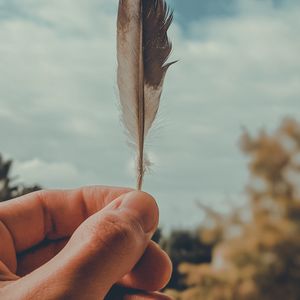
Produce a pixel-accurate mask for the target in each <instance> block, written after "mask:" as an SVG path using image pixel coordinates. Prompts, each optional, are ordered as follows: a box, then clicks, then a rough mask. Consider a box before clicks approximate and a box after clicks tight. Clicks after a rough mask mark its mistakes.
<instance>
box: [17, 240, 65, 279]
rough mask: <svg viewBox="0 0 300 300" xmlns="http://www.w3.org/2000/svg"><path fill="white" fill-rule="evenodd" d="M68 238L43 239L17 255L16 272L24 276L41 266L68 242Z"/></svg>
mask: <svg viewBox="0 0 300 300" xmlns="http://www.w3.org/2000/svg"><path fill="white" fill-rule="evenodd" d="M68 241H69V238H66V239H61V240H56V241H43V242H42V243H41V244H39V245H38V246H36V247H33V248H31V249H29V250H26V251H25V252H22V253H21V254H19V255H18V266H17V271H16V274H17V275H18V276H25V275H27V274H29V273H31V272H32V271H34V270H35V269H37V268H39V267H41V266H42V265H44V264H45V263H47V262H48V261H50V260H51V259H52V258H53V257H54V256H56V255H57V254H58V253H59V252H60V251H61V250H62V249H63V248H64V247H65V246H66V244H67V243H68Z"/></svg>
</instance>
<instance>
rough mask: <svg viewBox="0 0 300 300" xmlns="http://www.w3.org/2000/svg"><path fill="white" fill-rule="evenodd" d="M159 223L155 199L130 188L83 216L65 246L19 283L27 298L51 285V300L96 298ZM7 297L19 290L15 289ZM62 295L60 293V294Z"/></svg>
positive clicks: (40, 295)
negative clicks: (89, 215) (98, 208)
mask: <svg viewBox="0 0 300 300" xmlns="http://www.w3.org/2000/svg"><path fill="white" fill-rule="evenodd" d="M157 224H158V208H157V205H156V203H155V201H154V199H153V198H152V197H151V196H149V195H147V194H145V193H141V192H132V193H129V194H126V195H123V196H121V197H119V198H118V199H116V200H115V201H113V202H112V203H111V204H110V205H108V206H107V207H106V208H105V209H103V210H101V211H100V212H98V213H96V214H94V215H93V216H91V217H90V218H88V219H87V220H86V221H85V222H84V223H83V224H82V225H81V226H80V227H79V228H78V229H77V230H76V231H75V233H74V234H73V236H72V237H71V239H70V241H69V242H68V244H67V245H66V247H65V248H64V249H63V250H62V251H61V252H60V253H59V254H58V255H57V256H55V257H54V258H53V259H52V260H51V261H49V262H48V263H46V264H45V265H43V266H42V267H41V268H39V269H37V270H36V271H34V272H32V273H31V274H29V275H27V276H25V277H23V278H21V279H20V280H19V283H20V284H21V285H22V287H23V288H24V287H25V288H26V290H27V291H30V292H29V295H28V298H29V299H31V298H30V297H32V296H33V295H34V297H35V299H44V298H43V297H44V295H43V293H45V289H44V288H41V287H44V286H50V287H51V290H50V291H49V290H48V289H47V290H46V292H47V293H49V292H50V293H52V294H51V295H50V296H49V295H48V298H49V297H50V298H51V299H99V298H100V299H101V297H102V298H104V296H105V295H106V294H107V292H108V291H109V290H110V288H111V287H112V286H113V285H114V284H115V283H116V282H117V281H119V279H120V278H122V277H123V276H124V275H125V274H127V273H129V272H130V270H132V269H133V267H134V266H135V265H136V264H137V262H138V261H139V260H140V258H141V257H142V255H143V253H144V251H145V249H146V247H147V245H148V244H149V242H150V238H151V236H152V235H153V233H154V231H155V230H156V226H157ZM10 292H11V293H13V294H12V295H10V296H11V298H12V299H18V295H19V294H20V293H22V292H24V291H22V288H21V287H19V288H18V289H14V290H13V291H11V290H10ZM64 297H65V298H64Z"/></svg>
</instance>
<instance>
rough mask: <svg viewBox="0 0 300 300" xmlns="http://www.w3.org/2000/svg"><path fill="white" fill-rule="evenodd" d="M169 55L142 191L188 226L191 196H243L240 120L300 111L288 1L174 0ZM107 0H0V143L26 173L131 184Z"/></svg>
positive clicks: (111, 4)
mask: <svg viewBox="0 0 300 300" xmlns="http://www.w3.org/2000/svg"><path fill="white" fill-rule="evenodd" d="M169 2H170V4H171V5H172V7H173V8H174V14H175V21H174V24H173V26H172V29H171V32H170V36H171V39H172V41H173V44H174V51H173V54H172V59H179V62H178V63H177V64H176V65H175V66H173V67H172V69H170V72H169V74H168V76H167V79H166V84H165V89H164V93H163V97H162V106H161V110H160V115H159V119H158V122H157V123H156V125H155V129H154V130H153V131H152V132H151V136H150V139H149V141H148V147H147V148H148V153H149V155H150V157H151V158H152V160H153V162H154V166H153V169H152V171H151V173H150V174H148V176H147V177H146V179H145V190H146V191H148V192H150V193H152V194H153V195H155V196H156V198H157V200H158V202H159V204H160V207H161V223H162V225H163V226H164V227H168V226H170V224H171V225H172V226H175V227H182V226H189V225H191V224H195V223H197V222H199V221H200V220H201V219H202V217H203V213H202V212H201V211H199V210H198V209H197V208H196V205H195V201H196V200H199V201H202V202H204V203H206V204H207V205H210V206H211V207H213V208H215V209H217V210H221V211H226V210H228V209H229V208H230V207H231V206H232V205H237V206H239V205H243V204H244V203H245V195H244V193H243V190H244V187H245V184H246V182H247V181H248V172H247V159H246V158H245V157H244V156H243V155H242V154H241V153H240V151H239V149H238V138H239V136H240V135H241V133H242V128H243V127H247V128H249V129H250V130H251V131H252V132H256V131H258V130H259V129H260V128H261V127H267V128H268V129H270V130H273V129H274V128H275V127H276V126H278V124H279V123H280V120H281V119H282V118H283V117H285V116H287V115H289V116H293V117H295V118H297V119H300V102H299V101H300V89H299V86H300V60H299V53H300V35H299V32H300V18H299V15H300V6H299V4H298V1H296V0H286V1H284V0H276V1H275V0H273V1H271V0H228V1H225V0H222V1H221V0H210V1H199V0H197V1H196V0H186V1H182V0H170V1H169ZM116 8H117V1H111V0H78V1H71V0H53V1H40V0H0V40H1V44H0V70H1V73H0V141H1V142H0V152H2V153H4V154H5V156H6V157H11V158H14V159H15V160H16V163H15V169H14V173H15V174H18V175H20V178H21V179H22V181H23V182H26V183H36V182H37V183H41V184H43V185H44V186H45V187H49V188H57V187H58V188H65V187H68V188H69V187H76V186H80V185H86V184H108V185H120V186H134V182H135V180H134V172H133V170H134V166H133V165H134V159H133V155H132V153H131V151H130V150H129V149H128V147H127V146H126V138H125V137H124V135H123V130H122V126H121V124H120V121H119V111H118V99H117V88H116V79H115V77H116V74H115V73H116V54H115V17H116Z"/></svg>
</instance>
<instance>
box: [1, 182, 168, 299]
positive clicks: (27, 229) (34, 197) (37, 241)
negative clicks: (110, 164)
mask: <svg viewBox="0 0 300 300" xmlns="http://www.w3.org/2000/svg"><path fill="white" fill-rule="evenodd" d="M158 215H159V212H158V207H157V205H156V202H155V200H154V199H153V198H152V197H151V196H150V195H148V194H146V193H143V192H137V191H131V190H129V189H125V188H112V187H102V186H94V187H85V188H81V189H77V190H64V191H40V192H35V193H32V194H29V195H26V196H23V197H20V198H17V199H14V200H10V201H8V202H4V203H1V204H0V299H7V300H10V299H11V300H27V299H39V300H48V299H49V300H50V299H51V300H53V299H59V300H60V299H74V300H76V299H81V300H82V299H84V300H94V299H95V300H96V299H97V300H99V299H107V300H122V299H124V300H143V299H145V300H146V299H147V300H154V299H155V300H170V298H168V297H166V296H164V295H162V294H160V293H158V292H155V291H158V290H160V289H162V288H163V287H164V286H165V285H166V284H167V282H168V281H169V279H170V275H171V270H172V267H171V263H170V260H169V258H168V256H167V255H166V253H164V252H163V251H162V250H161V249H160V248H159V247H158V246H157V245H156V244H155V243H154V242H152V241H151V237H152V235H153V234H154V232H155V231H156V229H157V224H158V218H159V216H158Z"/></svg>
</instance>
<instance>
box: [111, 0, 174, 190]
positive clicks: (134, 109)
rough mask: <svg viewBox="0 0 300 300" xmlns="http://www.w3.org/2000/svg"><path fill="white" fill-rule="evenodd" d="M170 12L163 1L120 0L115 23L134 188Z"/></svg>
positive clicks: (162, 68) (166, 48)
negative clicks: (133, 152)
mask: <svg viewBox="0 0 300 300" xmlns="http://www.w3.org/2000/svg"><path fill="white" fill-rule="evenodd" d="M172 19H173V17H172V13H171V12H170V10H169V9H168V7H167V4H166V2H165V1H164V0H120V1H119V13H118V22H117V23H118V24H117V58H118V75H117V76H118V88H119V97H120V102H121V109H122V120H123V123H124V126H125V128H126V131H127V133H128V135H129V137H130V141H131V143H132V144H133V145H134V147H135V148H136V152H137V188H138V189H139V190H140V189H141V188H142V183H143V177H144V173H145V170H146V168H147V166H148V165H149V161H148V160H147V159H146V158H145V157H146V156H145V151H144V144H145V138H146V136H147V134H148V132H149V130H150V128H151V126H152V124H153V122H154V120H155V117H156V115H157V112H158V108H159V104H160V98H161V93H162V88H163V82H164V78H165V74H166V72H167V69H168V68H169V66H170V65H171V64H172V63H166V61H167V59H168V57H169V55H170V53H171V50H172V45H171V43H170V41H169V39H168V35H167V31H168V29H169V26H170V25H171V23H172Z"/></svg>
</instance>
